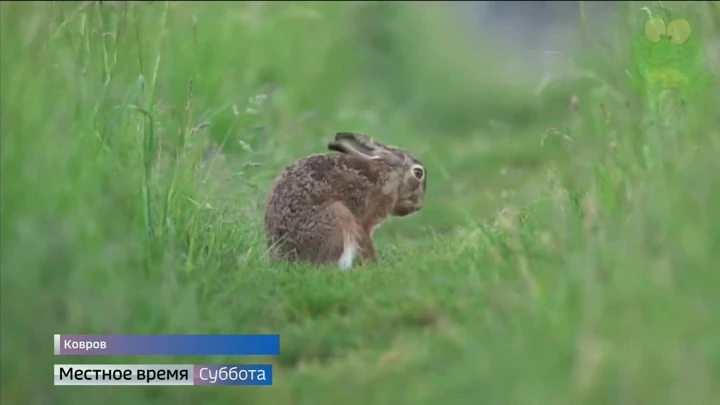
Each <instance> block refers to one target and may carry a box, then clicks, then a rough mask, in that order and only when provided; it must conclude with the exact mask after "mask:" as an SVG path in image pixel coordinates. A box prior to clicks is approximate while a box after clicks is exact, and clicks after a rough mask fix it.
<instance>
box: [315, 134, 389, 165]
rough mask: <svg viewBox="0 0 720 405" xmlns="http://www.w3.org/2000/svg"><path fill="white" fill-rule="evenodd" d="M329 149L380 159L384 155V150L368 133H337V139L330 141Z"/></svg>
mask: <svg viewBox="0 0 720 405" xmlns="http://www.w3.org/2000/svg"><path fill="white" fill-rule="evenodd" d="M328 149H330V150H332V151H335V152H340V153H347V154H350V155H356V156H360V157H363V158H365V159H380V158H381V157H382V151H381V150H380V149H379V148H378V147H377V146H376V145H375V142H373V141H372V140H371V139H370V138H369V137H368V136H367V135H363V134H358V133H352V132H338V133H336V134H335V139H333V140H332V141H330V142H329V143H328Z"/></svg>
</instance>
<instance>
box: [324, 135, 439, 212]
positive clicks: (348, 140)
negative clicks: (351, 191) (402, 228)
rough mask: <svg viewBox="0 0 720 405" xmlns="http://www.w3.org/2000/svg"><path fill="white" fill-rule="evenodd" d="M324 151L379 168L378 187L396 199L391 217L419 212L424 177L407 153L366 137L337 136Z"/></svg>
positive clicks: (425, 177) (421, 167) (423, 192)
mask: <svg viewBox="0 0 720 405" xmlns="http://www.w3.org/2000/svg"><path fill="white" fill-rule="evenodd" d="M328 149H330V150H332V151H336V152H341V153H345V154H349V155H354V156H357V157H360V158H362V159H367V160H368V161H371V162H373V163H379V164H381V165H382V168H383V170H382V172H383V176H382V184H380V185H379V186H380V187H381V189H382V192H383V193H384V194H386V195H390V194H393V193H395V194H396V195H397V199H396V202H395V205H394V207H393V208H392V211H391V214H392V215H393V216H398V217H402V216H405V215H409V214H412V213H414V212H416V211H418V210H420V209H421V208H422V206H423V203H424V200H425V187H426V184H427V173H426V171H425V166H423V164H422V163H420V161H418V160H417V159H415V158H414V157H413V156H412V155H410V153H409V152H407V151H406V150H404V149H401V148H398V147H396V146H391V145H384V144H382V143H380V142H378V141H376V140H374V139H372V138H370V137H369V136H367V135H363V134H359V133H351V132H338V133H337V134H335V138H334V139H333V140H332V141H330V143H329V144H328Z"/></svg>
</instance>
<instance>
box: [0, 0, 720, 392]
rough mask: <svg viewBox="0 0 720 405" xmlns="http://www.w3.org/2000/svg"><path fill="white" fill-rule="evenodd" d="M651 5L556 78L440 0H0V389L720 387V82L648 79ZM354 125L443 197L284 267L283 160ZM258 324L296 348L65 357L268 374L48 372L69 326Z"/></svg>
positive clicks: (714, 20) (151, 329) (72, 329)
mask: <svg viewBox="0 0 720 405" xmlns="http://www.w3.org/2000/svg"><path fill="white" fill-rule="evenodd" d="M628 4H630V3H628ZM647 4H649V3H645V5H647ZM666 4H667V3H666ZM642 5H643V2H633V3H632V7H631V6H627V10H626V12H627V30H625V31H623V32H618V33H617V37H618V42H617V44H611V45H610V46H600V45H597V46H587V47H586V48H584V51H585V52H583V53H582V54H580V55H577V56H574V57H573V58H572V59H573V61H574V63H576V65H577V71H578V72H580V75H579V76H578V77H576V78H575V79H572V80H571V79H569V78H565V79H560V80H558V81H555V82H553V83H552V84H551V85H549V86H547V87H546V88H545V89H544V90H543V91H542V92H540V93H538V92H536V87H535V86H536V85H537V82H536V81H535V79H531V78H532V77H534V76H533V75H531V74H528V75H524V76H518V77H508V75H507V73H506V72H507V71H506V70H505V69H503V65H502V63H501V61H502V54H487V53H482V52H480V49H481V47H482V45H478V41H480V40H485V41H488V40H489V39H488V38H477V37H469V36H468V35H467V34H463V32H462V29H461V28H460V27H459V25H458V24H455V23H453V22H452V20H447V19H445V17H447V14H445V13H442V12H441V9H440V8H439V7H440V6H438V5H432V4H430V3H425V4H424V5H422V6H421V5H419V4H415V5H413V6H405V5H402V4H400V3H371V2H347V3H340V2H337V3H332V2H294V3H284V4H270V3H236V4H234V3H230V2H227V3H220V2H218V3H209V4H201V3H200V2H194V3H193V2H187V3H185V2H177V3H163V2H132V4H128V3H122V2H104V5H103V6H100V5H99V4H98V3H97V2H67V3H64V2H53V3H50V2H34V3H25V4H23V3H19V2H3V3H2V5H1V6H0V14H1V17H0V18H1V21H0V32H1V34H2V40H1V43H0V49H1V50H2V57H1V61H0V68H1V70H2V76H1V82H0V94H1V98H0V101H1V103H0V108H1V120H0V129H1V133H2V150H1V154H2V167H1V171H2V182H1V183H2V204H1V207H0V209H1V215H2V234H1V236H2V255H1V264H2V280H1V281H2V284H1V286H2V293H1V297H2V306H1V315H2V340H1V342H2V352H1V354H2V369H1V371H2V386H1V389H2V395H1V397H0V401H1V402H2V403H3V404H28V405H41V404H42V405H46V404H76V403H83V404H84V403H93V404H94V403H98V404H101V403H104V404H137V405H143V404H198V403H203V404H221V403H222V404H225V403H241V404H273V405H275V404H307V405H319V404H344V405H351V404H358V405H360V404H396V403H398V404H436V403H445V404H471V403H482V404H542V405H548V404H552V405H559V404H610V403H613V404H653V405H660V404H680V403H681V404H683V405H691V404H711V403H716V402H715V401H717V399H718V398H720V386H719V385H718V384H717V383H718V381H720V310H719V308H720V293H719V291H720V290H719V289H718V286H719V285H720V266H718V262H720V159H719V158H718V156H719V155H718V154H719V153H720V115H719V114H718V113H717V105H718V101H719V97H718V94H720V91H718V86H717V84H714V85H711V86H710V87H709V88H708V90H706V91H704V92H700V93H698V94H696V95H695V96H693V97H692V98H691V99H689V100H688V101H687V103H685V104H680V103H675V104H672V103H671V102H672V100H673V98H672V97H671V98H669V99H668V100H669V101H668V103H661V104H662V106H661V107H662V111H656V110H654V109H653V105H652V104H650V102H651V101H652V100H654V98H651V97H650V96H648V95H647V94H644V95H643V94H642V93H640V94H639V93H637V92H634V91H633V90H632V89H631V88H630V87H629V86H628V84H627V80H626V78H625V71H626V70H628V69H630V65H631V60H630V57H629V53H628V52H629V51H628V49H627V47H626V46H624V45H623V44H628V43H629V42H630V41H631V39H632V38H634V36H637V35H640V32H641V30H642V21H643V18H645V17H643V16H646V14H644V12H643V11H641V10H639V7H641V6H642ZM670 7H671V8H672V7H675V9H679V8H684V10H685V11H684V12H686V13H693V12H702V15H703V17H702V23H703V24H702V25H698V27H697V29H696V30H695V31H693V32H694V33H696V34H697V35H703V36H705V37H708V38H710V37H711V36H713V35H718V34H720V17H719V16H720V10H718V7H717V3H714V2H705V3H701V2H687V3H685V4H684V5H680V4H675V5H671V6H670ZM631 8H632V9H631ZM698 24H699V22H698ZM633 30H634V31H633ZM573 35H575V34H573ZM584 35H588V33H584ZM589 37H590V38H591V37H592V35H591V34H590V35H589ZM710 56H712V55H708V58H709V59H711V58H710ZM715 56H717V55H715ZM559 59H562V58H559ZM715 60H717V59H715ZM714 66H715V67H717V65H714ZM717 71H718V70H715V72H717ZM535 73H537V72H535ZM716 83H717V82H716ZM713 86H714V87H713ZM572 96H577V97H578V100H579V101H578V105H577V106H578V108H577V111H576V112H573V111H575V109H573V108H569V100H570V98H571V97H572ZM658 108H660V107H658ZM348 130H349V131H360V132H365V133H368V134H370V135H373V136H376V137H378V138H379V139H381V140H383V141H386V142H389V143H394V144H398V145H402V146H404V147H407V148H408V149H410V150H411V151H412V152H413V153H414V154H415V156H417V157H418V158H419V159H420V160H421V161H423V162H424V163H425V164H426V166H427V168H428V191H427V193H428V194H427V201H426V206H425V208H424V209H423V210H422V211H421V212H420V213H418V214H416V215H414V216H412V217H409V218H406V219H398V220H393V221H391V222H390V223H388V224H386V225H384V226H383V228H381V230H379V231H378V232H376V234H375V240H376V243H377V245H378V251H379V255H380V262H379V263H377V264H376V265H372V266H367V267H362V268H358V269H356V270H355V271H352V272H347V273H342V272H339V271H336V270H333V269H313V268H310V267H306V266H300V265H279V264H277V263H271V262H270V261H269V260H268V258H267V257H266V255H265V253H264V249H265V240H264V237H263V233H262V227H261V223H262V203H263V200H264V198H265V195H266V193H267V190H268V188H269V185H270V182H271V181H272V179H273V178H274V176H275V175H276V173H277V172H278V171H279V170H280V169H281V168H282V167H283V166H284V165H287V164H289V163H290V162H292V161H293V160H294V159H296V158H299V157H301V156H303V155H306V154H310V153H315V152H320V151H323V150H325V148H326V146H325V145H326V143H327V140H328V139H329V138H330V137H331V136H332V135H333V134H334V133H335V132H336V131H348ZM262 332H266V333H280V335H281V342H282V343H281V353H280V355H279V356H278V357H276V358H270V359H267V358H255V359H240V360H239V359H237V358H230V357H227V358H222V357H217V358H186V357H175V358H172V357H158V358H153V359H147V358H146V359H140V358H132V357H127V358H114V357H113V358H107V357H105V358H79V359H76V358H67V359H63V361H64V362H67V363H70V362H91V363H95V362H108V361H109V362H117V363H128V362H129V363H140V362H152V363H158V362H160V363H242V362H250V361H257V362H272V363H273V364H274V367H275V368H274V370H275V373H274V386H273V387H255V388H251V387H117V388H97V387H57V388H56V387H53V386H52V377H51V374H50V373H51V372H50V370H51V366H52V364H53V363H55V362H59V361H58V360H57V359H56V358H53V356H52V352H51V346H50V342H51V336H52V334H54V333H97V334H111V333H262Z"/></svg>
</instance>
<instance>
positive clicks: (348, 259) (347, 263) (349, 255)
mask: <svg viewBox="0 0 720 405" xmlns="http://www.w3.org/2000/svg"><path fill="white" fill-rule="evenodd" d="M343 237H344V238H343V252H342V255H340V260H338V265H339V266H340V270H350V269H351V268H352V266H353V262H354V261H355V256H356V255H357V251H358V245H357V242H356V239H355V238H354V237H353V234H352V233H351V232H347V231H346V232H343Z"/></svg>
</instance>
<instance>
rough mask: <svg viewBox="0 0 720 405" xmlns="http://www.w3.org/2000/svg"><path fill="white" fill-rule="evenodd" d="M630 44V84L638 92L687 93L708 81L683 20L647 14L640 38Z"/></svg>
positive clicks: (690, 30)
mask: <svg viewBox="0 0 720 405" xmlns="http://www.w3.org/2000/svg"><path fill="white" fill-rule="evenodd" d="M648 11H649V10H648ZM632 45H633V46H632V49H633V54H632V57H633V63H634V65H635V69H636V72H635V73H636V74H635V75H633V76H632V84H633V85H634V86H635V87H637V88H639V89H641V90H642V91H648V90H649V91H650V92H651V93H655V94H658V95H659V93H658V91H660V92H662V91H664V90H670V89H674V90H677V91H678V92H679V93H680V94H688V93H689V92H694V91H697V90H701V89H702V88H704V87H705V86H706V85H707V84H709V83H710V81H711V80H712V76H711V75H710V74H709V73H708V72H706V71H705V70H704V62H705V61H704V58H703V54H702V46H701V42H700V39H699V37H698V34H697V32H695V31H694V30H693V27H692V26H691V24H690V22H689V21H688V20H687V19H685V18H675V19H672V20H670V21H668V20H666V19H663V18H660V17H653V16H652V15H651V16H650V18H649V19H648V20H646V21H645V26H644V30H643V35H640V36H639V37H638V38H636V39H635V40H634V41H633V44H632ZM653 90H654V91H653Z"/></svg>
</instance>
